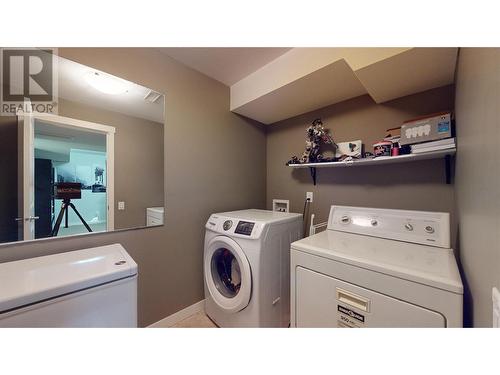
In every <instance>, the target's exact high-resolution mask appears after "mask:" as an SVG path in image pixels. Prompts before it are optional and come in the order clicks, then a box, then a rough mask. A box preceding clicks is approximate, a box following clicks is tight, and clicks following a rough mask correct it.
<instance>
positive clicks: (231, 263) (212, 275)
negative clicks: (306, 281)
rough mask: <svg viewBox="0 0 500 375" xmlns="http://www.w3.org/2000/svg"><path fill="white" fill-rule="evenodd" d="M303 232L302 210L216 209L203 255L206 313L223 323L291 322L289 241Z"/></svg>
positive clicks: (260, 324)
mask: <svg viewBox="0 0 500 375" xmlns="http://www.w3.org/2000/svg"><path fill="white" fill-rule="evenodd" d="M302 232H303V229H302V215H301V214H294V213H283V212H275V211H265V210H254V209H252V210H242V211H234V212H223V213H217V214H212V215H211V216H210V218H209V219H208V221H207V224H206V233H205V250H204V260H203V262H204V266H203V267H204V282H205V311H206V313H207V315H208V316H209V317H210V318H211V319H212V320H213V321H214V322H215V323H216V324H217V325H218V326H219V327H287V326H288V325H289V324H290V243H291V242H293V241H296V240H298V239H300V238H302Z"/></svg>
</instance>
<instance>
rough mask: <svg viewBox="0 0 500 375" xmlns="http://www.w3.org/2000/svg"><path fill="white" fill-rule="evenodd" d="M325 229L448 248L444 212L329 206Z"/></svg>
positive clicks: (447, 229)
mask: <svg viewBox="0 0 500 375" xmlns="http://www.w3.org/2000/svg"><path fill="white" fill-rule="evenodd" d="M328 229H329V230H337V231H342V232H349V233H356V234H364V235H368V236H374V237H380V238H387V239H394V240H400V241H406V242H413V243H419V244H425V245H431V246H437V247H445V248H449V247H450V215H449V214H448V213H444V212H425V211H408V210H390V209H387V210H386V209H378V208H361V207H346V206H332V207H331V208H330V217H329V220H328Z"/></svg>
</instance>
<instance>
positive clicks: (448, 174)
mask: <svg viewBox="0 0 500 375" xmlns="http://www.w3.org/2000/svg"><path fill="white" fill-rule="evenodd" d="M444 168H445V173H446V184H447V185H449V184H451V155H445V157H444Z"/></svg>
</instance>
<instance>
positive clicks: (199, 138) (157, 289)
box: [0, 48, 266, 326]
mask: <svg viewBox="0 0 500 375" xmlns="http://www.w3.org/2000/svg"><path fill="white" fill-rule="evenodd" d="M59 53H60V54H61V55H62V56H63V57H65V58H68V59H70V60H74V61H77V62H79V63H82V64H85V65H89V66H93V67H95V68H97V69H100V70H103V71H105V72H109V73H111V74H114V75H117V76H120V77H123V78H124V79H127V80H130V81H133V82H136V83H138V84H141V85H143V86H146V87H150V88H152V89H154V90H156V91H159V92H163V93H165V94H166V107H165V109H166V122H165V138H164V140H165V143H164V144H165V190H166V194H165V206H166V225H165V226H164V227H159V228H147V229H137V230H131V231H122V232H115V233H108V234H93V235H84V236H81V237H79V238H78V240H77V239H75V238H70V239H55V240H42V241H39V242H35V243H23V244H15V245H9V246H1V247H0V262H2V261H9V260H14V259H21V258H28V257H33V256H38V255H44V254H51V253H57V252H62V251H69V250H76V249H81V248H85V247H89V246H98V245H104V244H109V243H114V242H119V243H122V244H123V245H124V247H125V248H126V249H127V250H128V251H129V252H130V254H131V255H132V257H133V258H134V259H135V260H136V261H137V263H138V264H139V273H140V275H139V321H140V325H142V326H144V325H148V324H150V323H153V322H155V321H157V320H159V319H161V318H163V317H165V316H167V315H170V314H172V313H174V312H176V311H178V310H180V309H182V308H184V307H186V306H188V305H191V304H193V303H195V302H197V301H199V300H201V299H203V298H204V295H203V269H202V254H203V237H204V225H205V222H206V220H207V218H208V216H209V215H210V213H212V212H217V211H224V210H233V209H243V208H249V207H255V208H264V206H265V178H266V176H265V170H266V164H265V163H266V145H265V131H264V129H263V128H262V125H260V124H256V123H255V122H252V121H250V120H247V119H245V118H242V117H240V116H237V115H234V114H232V113H231V112H229V89H228V87H226V86H224V85H223V84H221V83H219V82H216V81H214V80H212V79H210V78H208V77H206V76H204V75H202V74H200V73H197V72H195V71H193V70H191V69H189V68H187V67H185V66H183V65H181V64H179V63H177V62H176V61H174V60H172V59H170V58H169V57H167V56H165V55H164V54H162V53H160V52H158V51H156V50H154V49H142V48H140V49H139V48H137V49H134V48H124V49H118V48H117V49H110V48H96V49H81V48H60V49H59Z"/></svg>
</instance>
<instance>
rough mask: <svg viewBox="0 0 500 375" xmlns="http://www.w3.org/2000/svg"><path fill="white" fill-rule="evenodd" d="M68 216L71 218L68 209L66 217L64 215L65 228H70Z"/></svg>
mask: <svg viewBox="0 0 500 375" xmlns="http://www.w3.org/2000/svg"><path fill="white" fill-rule="evenodd" d="M66 208H67V207H66ZM68 216H69V210H68V209H66V215H64V228H67V227H68Z"/></svg>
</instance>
